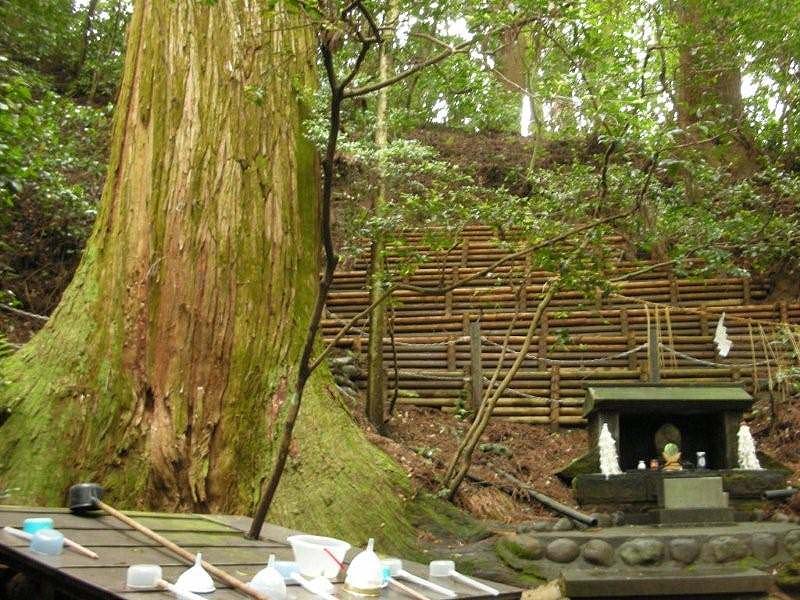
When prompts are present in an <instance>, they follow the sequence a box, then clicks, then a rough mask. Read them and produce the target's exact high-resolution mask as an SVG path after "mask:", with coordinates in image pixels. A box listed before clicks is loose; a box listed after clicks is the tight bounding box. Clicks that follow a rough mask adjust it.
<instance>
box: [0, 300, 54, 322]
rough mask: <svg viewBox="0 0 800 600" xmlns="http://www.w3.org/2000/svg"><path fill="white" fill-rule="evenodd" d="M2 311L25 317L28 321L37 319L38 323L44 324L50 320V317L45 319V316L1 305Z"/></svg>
mask: <svg viewBox="0 0 800 600" xmlns="http://www.w3.org/2000/svg"><path fill="white" fill-rule="evenodd" d="M0 309H2V310H4V311H6V312H10V313H11V314H12V315H17V316H19V317H25V318H26V319H36V320H37V321H44V322H47V321H48V320H49V317H45V316H44V315H37V314H36V313H32V312H28V311H27V310H22V309H20V308H14V307H13V306H9V305H8V304H0Z"/></svg>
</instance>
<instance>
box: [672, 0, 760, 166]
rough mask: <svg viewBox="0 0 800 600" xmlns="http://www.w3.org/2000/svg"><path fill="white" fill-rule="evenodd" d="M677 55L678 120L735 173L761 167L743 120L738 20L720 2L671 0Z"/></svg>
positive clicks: (707, 153)
mask: <svg viewBox="0 0 800 600" xmlns="http://www.w3.org/2000/svg"><path fill="white" fill-rule="evenodd" d="M673 6H674V13H675V19H676V22H677V28H676V38H677V41H678V48H679V57H678V70H677V74H676V78H675V79H676V91H677V107H676V108H677V112H678V123H679V125H680V126H681V127H682V128H683V129H684V131H685V132H686V138H687V141H688V142H689V143H692V144H694V145H695V147H696V148H697V149H698V150H701V151H702V152H703V153H704V155H705V156H706V157H707V158H708V159H709V160H710V161H711V163H712V164H714V165H716V166H722V167H725V168H728V169H729V170H730V172H731V173H732V174H733V175H734V176H747V175H750V174H752V173H753V172H754V171H755V170H757V168H758V164H757V162H756V160H755V153H754V148H753V144H752V140H751V137H750V135H749V133H748V129H747V124H746V123H745V120H744V110H743V102H742V73H741V67H740V64H741V61H742V60H743V57H740V56H738V52H737V47H736V39H735V36H734V35H733V29H734V24H733V23H732V22H731V21H730V19H729V18H728V17H727V16H726V15H725V11H723V10H721V8H722V7H721V6H719V5H717V4H716V3H705V2H697V0H673Z"/></svg>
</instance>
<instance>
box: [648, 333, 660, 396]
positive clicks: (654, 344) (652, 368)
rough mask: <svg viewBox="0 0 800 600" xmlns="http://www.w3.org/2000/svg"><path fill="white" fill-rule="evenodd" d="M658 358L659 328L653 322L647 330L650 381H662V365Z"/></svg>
mask: <svg viewBox="0 0 800 600" xmlns="http://www.w3.org/2000/svg"><path fill="white" fill-rule="evenodd" d="M658 358H659V357H658V330H657V329H656V326H655V325H653V324H651V325H650V329H648V330H647V365H648V367H649V368H648V374H649V375H650V383H661V365H660V364H659V361H658Z"/></svg>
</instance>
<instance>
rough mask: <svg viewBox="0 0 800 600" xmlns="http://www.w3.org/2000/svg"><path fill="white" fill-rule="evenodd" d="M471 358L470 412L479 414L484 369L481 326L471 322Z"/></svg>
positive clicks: (477, 322) (478, 322) (478, 323)
mask: <svg viewBox="0 0 800 600" xmlns="http://www.w3.org/2000/svg"><path fill="white" fill-rule="evenodd" d="M469 358H470V369H469V370H470V378H471V380H472V386H471V391H472V393H471V394H470V410H472V413H473V414H477V412H478V409H479V408H480V407H481V400H482V399H483V369H482V368H481V324H480V321H471V322H470V324H469Z"/></svg>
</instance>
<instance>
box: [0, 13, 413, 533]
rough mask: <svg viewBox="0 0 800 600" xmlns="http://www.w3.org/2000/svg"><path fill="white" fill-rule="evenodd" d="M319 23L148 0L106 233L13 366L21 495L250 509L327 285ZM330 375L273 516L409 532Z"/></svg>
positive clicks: (127, 83)
mask: <svg viewBox="0 0 800 600" xmlns="http://www.w3.org/2000/svg"><path fill="white" fill-rule="evenodd" d="M312 32H313V28H312V27H311V26H310V23H309V22H308V21H306V20H305V18H304V17H303V16H302V15H301V14H300V13H293V12H292V11H291V10H290V9H288V8H286V5H284V3H282V2H279V3H277V5H274V6H273V7H272V8H270V9H268V8H266V3H252V2H246V1H244V0H220V2H218V3H215V4H214V5H213V6H209V5H208V4H207V3H200V2H178V3H174V2H155V1H152V0H142V1H141V2H136V4H135V12H134V15H133V18H132V22H131V26H130V30H129V37H128V41H127V53H126V63H125V69H124V76H123V81H122V84H121V93H120V97H119V102H118V105H117V109H116V115H115V123H114V129H113V139H112V145H111V156H110V161H109V166H108V174H107V181H106V184H105V188H104V192H103V198H102V206H101V210H100V213H99V215H98V218H97V222H96V225H95V228H94V231H93V234H92V236H91V239H90V240H89V242H88V244H87V247H86V250H85V254H84V256H83V260H82V262H81V264H80V266H79V268H78V270H77V273H76V275H75V277H74V280H73V281H72V283H71V285H70V286H69V288H68V289H67V290H66V291H65V293H64V295H63V298H62V301H61V303H60V304H59V306H58V308H57V309H56V310H55V312H54V313H53V315H52V317H51V319H50V320H49V322H48V324H47V325H46V326H45V327H44V329H43V330H41V331H40V332H39V333H38V334H37V335H36V336H35V337H34V339H33V340H32V341H31V342H30V343H29V344H27V345H26V346H25V347H24V348H23V349H21V350H20V351H19V352H17V353H16V354H15V355H13V356H12V357H11V358H9V359H7V360H6V361H5V362H4V363H3V364H2V371H3V373H4V377H5V378H6V379H7V380H8V381H7V382H6V385H5V386H4V387H2V388H0V407H2V409H4V410H5V411H6V417H7V418H6V419H5V422H4V424H3V425H2V427H0V456H2V457H3V458H2V464H1V465H0V478H1V479H2V482H3V484H4V485H5V486H8V487H19V488H21V489H22V491H21V492H20V495H19V496H18V497H16V498H15V501H18V502H38V503H48V504H59V503H60V502H62V501H63V497H64V496H63V495H64V492H65V491H66V489H67V488H68V487H69V485H70V484H73V483H75V482H77V481H80V480H84V479H95V480H98V481H100V482H101V483H103V484H104V485H105V486H106V487H107V489H108V492H109V497H110V498H111V499H112V500H113V501H115V502H117V503H119V504H121V505H122V506H126V507H134V506H140V507H144V506H147V507H151V508H164V509H190V510H199V511H205V510H212V511H223V512H243V511H245V512H246V511H249V510H250V509H251V508H252V506H253V504H254V502H255V501H256V500H257V498H258V494H259V491H260V487H261V483H262V481H263V480H264V479H265V478H266V477H267V476H268V475H269V473H270V471H271V468H272V457H273V455H274V452H275V451H276V446H277V442H276V440H277V439H279V438H280V434H281V423H282V419H281V414H282V413H283V412H284V411H285V410H287V405H288V404H289V403H290V402H291V401H293V394H292V389H291V387H292V382H293V381H294V373H293V372H292V371H293V367H294V365H296V364H297V362H298V356H299V354H300V352H301V350H302V348H303V345H304V338H305V335H304V334H305V331H306V329H307V323H308V321H309V317H310V313H311V310H312V306H313V305H314V302H315V294H316V290H317V284H316V282H317V277H318V272H319V264H320V262H319V258H320V245H319V233H318V227H319V219H320V205H319V198H318V177H317V175H316V174H317V157H316V153H315V151H314V149H313V147H312V146H311V144H310V143H308V142H307V141H306V140H305V139H304V136H303V133H302V119H303V118H304V115H305V113H306V110H307V108H306V104H305V99H306V98H307V97H308V95H309V91H310V90H313V88H314V85H315V78H314V77H313V66H314V38H313V35H312ZM329 381H330V379H329V376H328V375H327V373H326V372H325V370H324V369H322V370H318V371H317V372H316V373H315V374H314V375H313V376H312V378H311V380H310V382H309V385H308V387H307V389H306V393H305V395H306V399H305V401H304V408H303V412H302V413H301V418H300V422H299V423H298V426H297V428H296V430H295V441H294V443H293V445H292V451H291V457H290V459H289V463H288V466H287V473H286V476H285V480H284V484H283V485H282V486H281V488H280V492H279V493H278V496H277V499H276V503H275V505H274V507H273V510H272V512H271V518H273V519H276V520H278V521H280V522H283V523H285V524H287V525H290V526H291V525H294V526H302V527H303V528H304V529H324V530H326V531H328V532H329V533H331V534H334V535H336V534H339V535H343V536H347V537H350V538H356V537H367V534H368V533H372V534H375V533H378V532H379V531H380V532H381V533H382V537H384V538H386V539H390V540H391V539H392V538H394V539H393V541H394V543H395V547H397V544H398V543H399V542H401V541H402V540H403V539H409V538H410V537H411V535H412V533H413V532H412V530H411V528H410V527H408V526H407V525H406V523H407V521H406V520H405V519H404V515H403V511H404V510H405V506H404V504H403V503H404V493H405V491H406V486H407V484H406V477H405V474H404V473H401V472H400V471H399V470H398V469H397V468H396V467H395V466H394V465H393V463H392V462H391V461H390V460H389V459H388V458H387V457H386V456H385V455H384V454H382V453H381V452H380V451H378V450H376V449H375V448H373V447H372V446H371V445H370V444H369V443H368V442H367V441H366V440H365V439H364V438H363V436H362V434H361V433H360V431H359V430H358V428H357V427H356V425H355V424H354V423H353V422H352V420H351V418H350V416H349V415H348V413H347V412H346V410H345V409H344V408H343V407H342V406H340V404H339V403H337V402H335V401H332V399H331V398H332V396H331V393H330V392H329V390H328V388H327V386H328V383H329ZM331 457H335V460H332V458H331ZM334 470H335V473H334V472H333V471H334ZM393 492H394V493H393ZM354 496H357V497H358V498H359V502H360V505H359V509H358V510H357V511H353V510H352V504H351V503H352V498H353V497H354ZM373 498H375V501H371V499H373ZM378 500H379V501H378ZM404 528H405V529H404Z"/></svg>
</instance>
